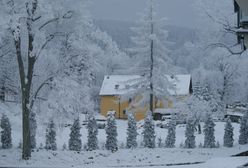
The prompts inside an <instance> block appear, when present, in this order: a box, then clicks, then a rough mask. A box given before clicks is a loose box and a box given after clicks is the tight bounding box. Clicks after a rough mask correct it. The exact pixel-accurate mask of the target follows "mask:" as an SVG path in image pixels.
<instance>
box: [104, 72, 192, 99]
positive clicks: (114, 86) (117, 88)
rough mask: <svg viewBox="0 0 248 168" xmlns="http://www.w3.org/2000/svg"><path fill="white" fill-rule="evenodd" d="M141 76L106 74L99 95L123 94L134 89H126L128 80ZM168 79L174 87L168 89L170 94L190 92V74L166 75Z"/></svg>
mask: <svg viewBox="0 0 248 168" xmlns="http://www.w3.org/2000/svg"><path fill="white" fill-rule="evenodd" d="M139 78H142V76H140V75H107V76H105V77H104V80H103V83H102V87H101V90H100V95H101V96H110V95H123V94H125V93H128V92H129V91H131V89H132V90H134V88H132V87H130V88H128V89H127V87H126V86H125V85H127V83H128V81H134V80H136V79H139ZM167 78H168V81H169V82H171V83H172V85H173V86H174V89H169V90H168V91H169V93H170V94H171V95H188V94H189V93H190V84H191V75H174V77H173V78H172V77H171V76H169V75H167Z"/></svg>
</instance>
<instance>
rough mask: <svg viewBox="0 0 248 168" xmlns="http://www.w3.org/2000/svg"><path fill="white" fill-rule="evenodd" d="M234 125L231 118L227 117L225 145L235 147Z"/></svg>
mask: <svg viewBox="0 0 248 168" xmlns="http://www.w3.org/2000/svg"><path fill="white" fill-rule="evenodd" d="M233 141H234V139H233V126H232V123H231V120H230V118H228V119H227V121H226V125H225V134H224V146H225V147H233Z"/></svg>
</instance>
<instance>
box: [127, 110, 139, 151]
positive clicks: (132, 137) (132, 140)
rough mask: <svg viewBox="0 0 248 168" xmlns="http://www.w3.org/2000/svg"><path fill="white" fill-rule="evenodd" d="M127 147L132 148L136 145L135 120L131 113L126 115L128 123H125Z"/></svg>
mask: <svg viewBox="0 0 248 168" xmlns="http://www.w3.org/2000/svg"><path fill="white" fill-rule="evenodd" d="M127 125H128V127H127V144H126V147H127V148H131V149H134V148H136V147H137V145H138V144H137V135H138V133H137V125H136V120H135V118H134V115H133V114H129V115H128V123H127Z"/></svg>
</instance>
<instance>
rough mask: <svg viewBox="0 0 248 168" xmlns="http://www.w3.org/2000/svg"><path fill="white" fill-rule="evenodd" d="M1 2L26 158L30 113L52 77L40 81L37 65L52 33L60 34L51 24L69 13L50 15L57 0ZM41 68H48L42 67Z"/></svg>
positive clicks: (28, 148) (29, 152)
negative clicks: (16, 82)
mask: <svg viewBox="0 0 248 168" xmlns="http://www.w3.org/2000/svg"><path fill="white" fill-rule="evenodd" d="M0 3H1V5H0V8H1V9H0V10H1V13H2V14H3V13H4V14H5V15H4V20H3V21H2V19H1V22H0V24H1V27H2V26H3V27H4V28H5V30H8V31H9V32H10V33H11V40H12V41H13V43H14V47H13V48H14V50H15V52H14V55H15V58H16V60H17V65H18V66H17V67H18V72H19V79H20V90H21V102H22V114H23V116H22V120H23V126H22V127H23V138H22V139H23V153H22V158H23V159H29V158H30V157H31V138H30V133H31V131H30V122H29V120H30V113H31V111H32V108H33V105H34V102H35V100H36V99H37V97H38V94H39V92H40V91H41V90H42V88H43V87H44V86H46V85H47V83H48V82H49V81H50V80H51V76H49V77H45V78H47V79H44V81H43V79H42V82H41V81H39V80H38V79H40V80H41V78H38V77H41V76H43V75H39V74H38V73H37V71H36V70H37V69H39V68H37V67H40V66H39V65H38V63H40V62H41V61H40V60H41V58H42V57H43V54H44V51H45V50H46V49H47V47H48V44H49V43H50V42H51V41H52V40H53V39H54V38H55V37H58V36H61V35H62V33H61V32H53V31H52V26H51V25H53V26H54V25H57V24H55V23H58V21H59V20H65V19H70V18H71V15H72V13H71V12H65V13H64V14H61V15H60V14H58V15H57V16H56V15H53V14H54V13H53V12H54V11H53V9H54V8H53V6H56V7H58V6H59V3H58V1H53V3H50V1H49V2H48V1H46V0H42V1H41V0H30V1H26V0H11V1H1V2H0ZM57 5H58V6H57ZM2 14H1V16H2ZM49 26H51V27H49ZM24 51H25V52H24ZM41 55H42V56H41ZM43 69H44V70H46V69H47V68H44V67H43ZM34 76H35V77H36V78H34ZM36 79H37V81H39V82H37V83H36V84H35V83H34V80H36Z"/></svg>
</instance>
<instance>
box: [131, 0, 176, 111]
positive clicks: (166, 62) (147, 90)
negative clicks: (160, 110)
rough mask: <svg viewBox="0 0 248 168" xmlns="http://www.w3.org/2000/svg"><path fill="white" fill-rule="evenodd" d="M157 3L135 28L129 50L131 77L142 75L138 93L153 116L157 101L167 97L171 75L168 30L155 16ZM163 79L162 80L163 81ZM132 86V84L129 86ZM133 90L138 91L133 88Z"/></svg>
mask: <svg viewBox="0 0 248 168" xmlns="http://www.w3.org/2000/svg"><path fill="white" fill-rule="evenodd" d="M155 6H156V1H155V0H147V7H146V8H145V10H144V14H143V15H142V16H141V18H140V20H139V24H137V26H136V27H133V28H132V31H133V32H134V33H135V35H134V36H133V37H131V40H132V42H133V44H134V45H133V47H132V48H130V49H129V52H130V54H131V55H132V60H133V62H132V63H134V65H133V66H132V70H131V71H132V73H134V72H135V73H136V74H140V75H142V76H143V77H142V79H140V81H139V82H138V83H139V89H134V90H137V91H138V92H139V93H137V94H143V96H142V98H144V99H142V100H140V102H149V110H150V111H151V112H152V113H153V112H154V109H155V108H154V107H153V106H154V105H153V104H154V97H155V96H156V97H160V98H164V97H165V96H166V95H167V94H168V87H169V86H170V84H171V83H169V82H168V80H170V79H169V78H170V77H165V75H164V73H165V72H168V71H171V69H172V68H171V67H172V66H171V63H172V62H171V59H170V57H169V55H170V51H169V49H168V48H167V46H169V45H171V43H169V42H168V40H167V38H168V31H166V30H165V24H166V19H165V18H158V17H157V16H156V7H155ZM161 76H163V77H161ZM130 83H132V82H130ZM132 87H134V88H135V87H136V84H134V85H133V86H132Z"/></svg>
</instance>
